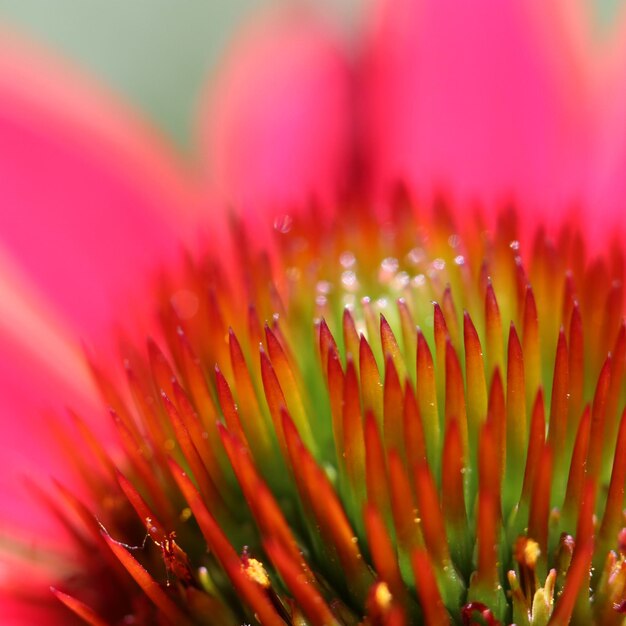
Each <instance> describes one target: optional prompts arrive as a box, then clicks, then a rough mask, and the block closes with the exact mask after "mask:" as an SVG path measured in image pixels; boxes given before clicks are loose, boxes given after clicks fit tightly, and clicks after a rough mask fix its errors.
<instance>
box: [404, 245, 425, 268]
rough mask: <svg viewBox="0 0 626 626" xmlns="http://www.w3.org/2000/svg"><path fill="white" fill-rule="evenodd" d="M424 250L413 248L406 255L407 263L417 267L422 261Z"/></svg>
mask: <svg viewBox="0 0 626 626" xmlns="http://www.w3.org/2000/svg"><path fill="white" fill-rule="evenodd" d="M424 256H425V255H424V250H423V249H422V248H413V249H412V250H411V251H410V252H409V253H408V254H407V255H406V258H407V261H408V262H409V263H410V264H411V265H419V264H420V263H421V262H422V261H423V260H424Z"/></svg>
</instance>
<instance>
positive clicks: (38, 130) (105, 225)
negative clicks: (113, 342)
mask: <svg viewBox="0 0 626 626" xmlns="http://www.w3.org/2000/svg"><path fill="white" fill-rule="evenodd" d="M0 173H1V176H2V184H1V185H0V206H2V210H1V211H0V244H1V245H2V246H3V247H4V248H5V249H6V250H7V251H8V252H9V253H10V254H11V255H12V256H13V257H14V258H16V259H18V260H19V262H20V263H21V265H22V267H23V269H24V270H25V271H26V272H27V273H28V274H29V275H30V276H31V277H32V278H33V279H34V281H35V282H36V283H37V284H38V285H39V286H40V288H41V289H42V290H43V292H44V293H45V295H46V296H47V297H48V298H49V299H50V300H51V301H52V302H53V303H54V304H55V305H56V306H57V309H58V310H59V311H60V312H61V313H62V314H63V315H64V316H65V317H66V319H67V320H69V321H70V322H71V323H72V324H73V326H74V328H75V330H76V332H80V333H81V334H83V333H86V332H89V331H93V330H95V329H98V328H101V327H102V325H103V324H105V323H107V322H109V321H110V319H111V316H112V314H113V305H112V295H113V294H126V295H127V294H130V293H136V288H137V285H138V284H141V283H138V281H140V280H141V279H142V277H143V276H144V275H145V272H146V270H147V268H149V267H152V266H154V264H155V262H156V261H157V260H160V259H161V258H162V255H167V254H168V253H171V252H172V251H173V250H175V249H176V246H177V243H178V238H179V237H180V236H181V234H183V233H184V228H185V227H186V226H187V225H188V223H189V217H190V215H191V213H192V210H193V209H194V207H195V202H196V200H195V190H194V188H193V186H192V184H191V183H190V180H189V176H188V174H187V173H186V172H185V171H184V170H183V168H182V167H181V166H180V165H179V164H178V163H176V162H175V159H174V157H173V155H172V154H171V153H169V152H168V150H167V148H166V147H165V146H164V145H163V143H162V142H161V141H160V139H159V138H158V137H157V136H156V135H155V133H154V131H152V130H150V129H149V128H147V126H146V125H145V124H143V123H142V122H141V121H139V120H137V119H135V117H134V116H133V115H132V113H130V112H129V111H128V110H127V109H126V108H125V107H123V106H122V105H120V104H119V103H118V102H116V101H115V99H114V98H113V97H112V96H111V95H109V94H108V93H105V92H104V91H103V89H102V88H100V87H99V86H97V85H95V84H93V83H91V82H90V81H88V80H86V79H84V78H83V77H81V76H79V75H77V74H76V73H75V72H73V71H72V70H70V69H69V68H68V67H66V66H65V65H63V64H61V63H60V62H58V61H53V60H52V59H51V58H49V57H46V56H44V55H43V54H41V53H38V52H36V51H34V50H33V49H32V48H31V47H29V46H26V45H25V44H23V43H21V42H17V40H16V39H15V37H12V36H10V35H9V34H7V33H6V32H2V31H0Z"/></svg>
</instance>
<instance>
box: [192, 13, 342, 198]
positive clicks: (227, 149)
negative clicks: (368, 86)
mask: <svg viewBox="0 0 626 626" xmlns="http://www.w3.org/2000/svg"><path fill="white" fill-rule="evenodd" d="M349 80H350V77H349V74H348V68H347V64H346V60H345V58H344V55H343V53H342V51H341V50H340V48H339V47H338V45H337V43H336V42H335V40H334V38H333V37H332V35H331V33H330V31H329V29H328V28H325V25H324V24H322V23H321V22H320V21H319V20H318V19H316V17H315V16H314V15H311V14H309V13H308V12H306V11H305V9H303V8H302V7H292V8H290V9H289V10H285V11H281V12H270V13H268V14H267V15H264V16H262V17H261V18H259V17H257V19H256V20H255V21H254V22H252V23H251V24H250V26H249V27H248V29H247V30H245V31H244V32H243V33H242V34H241V36H240V38H239V39H238V40H237V42H236V43H235V45H234V47H233V49H232V51H231V56H230V57H229V61H228V62H227V63H226V64H225V65H224V66H223V67H222V68H221V70H220V72H219V74H218V76H217V80H216V81H215V82H214V83H213V85H212V89H211V91H210V94H209V99H208V103H207V105H206V107H205V109H204V111H203V117H204V140H205V148H206V154H207V159H208V163H207V168H208V171H209V172H210V174H209V175H210V182H211V184H212V186H213V187H214V189H215V191H216V192H217V193H218V195H219V196H220V197H221V198H223V199H225V200H226V201H227V202H229V203H232V205H233V206H237V207H240V208H241V207H243V208H244V209H246V210H247V209H249V208H250V207H254V208H255V210H259V209H270V210H275V209H278V208H280V209H285V208H290V207H291V205H292V204H295V203H302V202H308V201H309V200H310V199H311V198H312V197H315V198H316V199H317V200H319V201H321V202H322V203H330V202H332V200H333V199H334V198H336V197H337V191H338V189H341V188H342V187H344V186H345V184H346V177H347V174H348V159H349V156H350V154H349V151H350V141H351V139H352V137H351V130H352V129H351V128H350V124H351V120H350V106H351V101H350V97H351V92H350V85H349Z"/></svg>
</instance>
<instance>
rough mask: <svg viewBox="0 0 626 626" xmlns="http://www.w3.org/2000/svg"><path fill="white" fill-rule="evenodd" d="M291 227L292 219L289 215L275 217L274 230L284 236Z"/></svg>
mask: <svg viewBox="0 0 626 626" xmlns="http://www.w3.org/2000/svg"><path fill="white" fill-rule="evenodd" d="M292 227H293V218H292V217H291V215H288V214H283V215H277V216H276V217H275V218H274V230H276V231H278V232H279V233H282V234H283V235H286V234H287V233H288V232H289V231H290V230H291V228H292Z"/></svg>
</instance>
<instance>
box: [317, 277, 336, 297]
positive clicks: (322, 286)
mask: <svg viewBox="0 0 626 626" xmlns="http://www.w3.org/2000/svg"><path fill="white" fill-rule="evenodd" d="M315 288H316V290H317V292H318V293H320V294H329V293H330V292H331V291H332V288H333V286H332V284H331V283H330V282H328V281H327V280H320V281H319V282H318V283H317V285H316V286H315Z"/></svg>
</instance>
